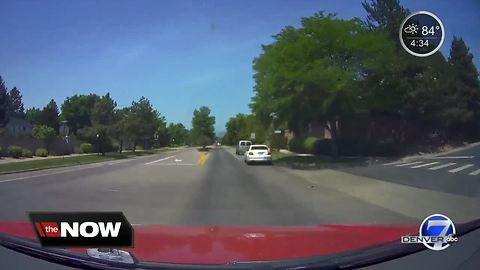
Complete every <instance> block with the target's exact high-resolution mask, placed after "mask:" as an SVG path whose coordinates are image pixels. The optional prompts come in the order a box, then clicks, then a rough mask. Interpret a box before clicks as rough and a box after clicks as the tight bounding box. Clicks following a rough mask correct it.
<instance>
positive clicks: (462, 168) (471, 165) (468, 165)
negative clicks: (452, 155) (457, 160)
mask: <svg viewBox="0 0 480 270" xmlns="http://www.w3.org/2000/svg"><path fill="white" fill-rule="evenodd" d="M473 165H474V164H467V165H463V166H461V167H458V168H455V169H451V170H449V171H448V172H451V173H456V172H459V171H462V170H465V169H467V168H470V167H473Z"/></svg>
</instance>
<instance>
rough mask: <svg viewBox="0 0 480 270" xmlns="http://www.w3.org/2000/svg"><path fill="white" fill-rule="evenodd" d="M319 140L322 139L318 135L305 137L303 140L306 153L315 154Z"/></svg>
mask: <svg viewBox="0 0 480 270" xmlns="http://www.w3.org/2000/svg"><path fill="white" fill-rule="evenodd" d="M319 141H320V139H319V138H317V137H307V138H305V140H303V149H305V153H308V154H315V152H316V147H317V144H318V142H319Z"/></svg>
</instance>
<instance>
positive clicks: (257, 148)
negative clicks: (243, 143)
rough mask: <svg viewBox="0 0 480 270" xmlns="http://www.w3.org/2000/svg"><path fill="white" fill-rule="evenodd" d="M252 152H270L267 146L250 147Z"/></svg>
mask: <svg viewBox="0 0 480 270" xmlns="http://www.w3.org/2000/svg"><path fill="white" fill-rule="evenodd" d="M250 150H268V147H266V146H252V147H250Z"/></svg>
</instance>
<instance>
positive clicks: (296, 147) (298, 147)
mask: <svg viewBox="0 0 480 270" xmlns="http://www.w3.org/2000/svg"><path fill="white" fill-rule="evenodd" d="M288 150H290V151H292V152H295V153H305V147H304V146H303V138H299V137H294V138H292V139H291V140H290V141H289V142H288Z"/></svg>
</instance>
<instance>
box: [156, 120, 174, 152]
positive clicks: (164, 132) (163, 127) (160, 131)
mask: <svg viewBox="0 0 480 270" xmlns="http://www.w3.org/2000/svg"><path fill="white" fill-rule="evenodd" d="M154 137H155V140H156V144H157V146H158V147H163V146H167V145H169V144H170V143H171V136H170V133H169V132H168V128H167V121H166V120H165V117H164V116H161V115H159V116H158V118H157V131H156V132H155V134H154Z"/></svg>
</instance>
